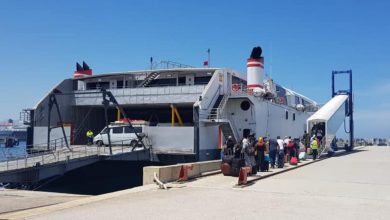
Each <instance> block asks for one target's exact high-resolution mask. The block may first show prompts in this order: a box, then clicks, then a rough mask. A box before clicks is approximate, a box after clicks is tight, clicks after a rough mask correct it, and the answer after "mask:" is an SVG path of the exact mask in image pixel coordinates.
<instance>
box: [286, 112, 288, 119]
mask: <svg viewBox="0 0 390 220" xmlns="http://www.w3.org/2000/svg"><path fill="white" fill-rule="evenodd" d="M286 120H288V111H286Z"/></svg>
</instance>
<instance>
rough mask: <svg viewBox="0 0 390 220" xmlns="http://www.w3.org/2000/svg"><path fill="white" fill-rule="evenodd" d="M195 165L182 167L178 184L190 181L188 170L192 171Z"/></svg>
mask: <svg viewBox="0 0 390 220" xmlns="http://www.w3.org/2000/svg"><path fill="white" fill-rule="evenodd" d="M192 168H193V165H192V164H191V165H182V166H181V168H180V173H179V179H178V180H177V181H178V182H183V181H187V180H188V170H192Z"/></svg>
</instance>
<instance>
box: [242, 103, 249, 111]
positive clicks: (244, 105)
mask: <svg viewBox="0 0 390 220" xmlns="http://www.w3.org/2000/svg"><path fill="white" fill-rule="evenodd" d="M250 107H251V104H250V103H249V102H248V101H242V102H241V109H242V110H243V111H248V109H249V108H250Z"/></svg>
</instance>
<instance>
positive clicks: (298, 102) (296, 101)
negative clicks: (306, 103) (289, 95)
mask: <svg viewBox="0 0 390 220" xmlns="http://www.w3.org/2000/svg"><path fill="white" fill-rule="evenodd" d="M295 104H296V105H298V104H301V102H300V100H299V97H298V96H295Z"/></svg>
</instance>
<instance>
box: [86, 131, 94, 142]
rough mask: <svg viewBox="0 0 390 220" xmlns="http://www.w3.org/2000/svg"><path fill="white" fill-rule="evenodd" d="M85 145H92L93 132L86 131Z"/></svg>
mask: <svg viewBox="0 0 390 220" xmlns="http://www.w3.org/2000/svg"><path fill="white" fill-rule="evenodd" d="M86 135H87V141H88V142H87V145H92V143H93V132H92V131H91V129H89V130H88V131H87V134H86Z"/></svg>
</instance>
